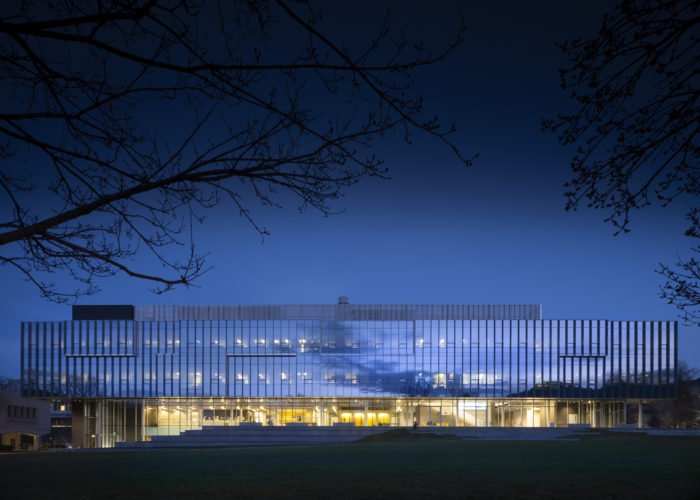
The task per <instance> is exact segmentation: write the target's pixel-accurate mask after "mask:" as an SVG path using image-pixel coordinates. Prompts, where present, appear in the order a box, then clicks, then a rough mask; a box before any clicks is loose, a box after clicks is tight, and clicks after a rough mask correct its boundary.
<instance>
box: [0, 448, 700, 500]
mask: <svg viewBox="0 0 700 500" xmlns="http://www.w3.org/2000/svg"><path fill="white" fill-rule="evenodd" d="M699 452H700V439H698V438H676V437H674V438H662V437H647V436H644V437H638V436H637V437H633V436H615V437H607V436H603V437H598V438H595V437H594V438H590V439H584V440H583V441H580V442H579V441H456V440H448V439H440V440H437V439H436V440H426V439H422V440H411V439H406V440H401V439H396V438H395V437H394V438H392V439H391V440H387V441H375V442H361V443H350V444H342V445H328V446H294V447H266V448H233V449H232V448H228V449H225V448H217V449H180V450H168V451H156V450H154V451H123V452H121V451H120V452H116V451H115V452H76V453H40V454H21V455H19V454H18V455H1V456H0V488H1V489H0V498H5V499H9V498H22V499H27V498H71V499H78V498H100V499H102V498H127V499H130V500H132V499H140V498H149V499H153V498H168V497H169V498H200V497H202V498H204V497H207V498H241V497H258V498H270V497H277V498H279V497H285V498H290V497H303V498H320V497H324V498H325V497H331V498H367V497H375V498H376V497H392V498H393V497H403V498H422V497H434V498H444V497H450V498H455V497H459V498H466V497H475V496H476V497H487V498H494V497H508V498H513V497H517V498H523V497H525V498H527V497H542V496H544V497H566V498H590V497H596V496H597V497H599V498H600V499H603V498H635V499H639V498H674V499H675V498H697V497H698V492H700V462H699V459H700V453H699Z"/></svg>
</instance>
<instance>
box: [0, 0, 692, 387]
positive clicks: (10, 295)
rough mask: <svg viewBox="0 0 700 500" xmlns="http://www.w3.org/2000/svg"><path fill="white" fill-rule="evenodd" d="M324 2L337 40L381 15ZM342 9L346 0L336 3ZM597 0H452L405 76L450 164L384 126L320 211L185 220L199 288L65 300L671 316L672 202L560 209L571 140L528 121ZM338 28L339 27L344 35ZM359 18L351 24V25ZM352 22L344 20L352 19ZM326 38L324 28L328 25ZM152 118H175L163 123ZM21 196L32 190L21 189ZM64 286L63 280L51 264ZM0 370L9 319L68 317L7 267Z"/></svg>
mask: <svg viewBox="0 0 700 500" xmlns="http://www.w3.org/2000/svg"><path fill="white" fill-rule="evenodd" d="M413 3H414V4H416V5H410V2H409V3H408V4H407V3H406V2H400V3H396V4H395V5H394V6H393V8H392V15H391V26H392V27H394V28H396V29H399V28H406V31H407V33H408V34H409V36H412V37H414V38H417V39H423V40H425V41H426V43H428V44H430V43H433V44H436V45H439V44H440V43H444V42H445V41H446V40H447V35H449V34H451V33H453V32H454V30H455V29H456V23H455V21H454V19H455V17H456V13H457V11H458V6H459V3H456V2H442V3H440V4H439V6H438V7H435V9H436V10H435V11H432V12H426V11H425V10H424V9H425V5H426V4H425V3H423V2H413ZM367 4H368V7H367V8H366V9H364V8H360V7H353V10H352V11H351V12H345V11H340V10H339V9H340V7H338V8H337V9H338V10H337V11H336V10H333V11H330V12H327V18H328V22H329V23H332V22H334V19H336V20H337V19H345V20H346V22H347V24H346V28H345V29H343V30H340V33H342V36H344V37H350V36H352V37H357V36H362V31H361V30H362V29H364V28H365V27H367V29H368V30H369V31H368V33H369V32H373V30H372V29H370V28H369V27H370V26H375V25H378V24H379V21H380V19H381V14H382V10H381V9H379V10H376V11H372V10H371V8H370V7H369V5H372V4H371V3H369V2H368V3H367ZM353 5H355V4H354V3H353ZM611 5H612V4H611V2H607V1H598V2H594V1H588V2H561V1H536V2H518V1H497V2H490V3H489V5H487V6H486V5H483V4H482V3H481V2H474V3H470V2H465V3H463V13H464V17H465V22H466V25H467V31H466V33H465V41H464V43H463V44H462V45H461V46H460V47H459V48H458V49H457V50H456V52H455V53H453V54H452V55H451V57H449V58H448V59H447V60H446V61H444V62H442V63H439V64H438V65H436V66H434V67H431V68H429V69H427V70H425V71H423V72H422V73H420V74H419V75H418V76H419V78H418V80H417V85H418V87H419V88H420V89H421V90H422V92H423V95H424V98H425V106H426V109H427V110H428V111H429V114H431V115H432V114H438V115H439V116H440V118H441V119H442V120H443V121H444V122H445V123H450V122H453V121H454V122H455V123H456V125H457V127H458V132H457V133H456V134H455V136H454V137H453V140H454V142H455V143H456V144H457V145H458V146H459V147H460V149H461V151H462V153H463V154H465V155H466V156H473V155H475V154H478V155H479V157H478V158H477V159H476V160H475V161H474V164H473V165H472V166H471V167H465V166H464V165H463V164H462V163H460V162H459V160H458V159H457V158H455V157H454V155H453V154H452V153H451V151H449V150H448V149H447V148H446V147H444V145H442V144H440V143H439V142H438V141H436V140H432V139H431V138H429V137H425V136H417V137H415V140H414V143H413V144H412V145H407V144H405V143H404V142H403V140H402V138H401V137H400V134H396V135H389V136H388V137H386V138H385V139H383V140H381V141H380V142H377V143H376V144H375V146H374V148H373V150H374V151H375V152H376V153H377V155H378V156H380V157H381V158H383V159H384V160H385V162H386V163H385V165H386V166H387V167H388V168H389V171H390V176H391V180H380V179H365V180H363V181H362V182H361V183H360V184H358V185H355V186H353V187H351V188H349V189H348V191H347V193H346V195H345V197H343V198H342V199H340V200H338V201H336V202H334V204H333V208H334V209H337V210H338V211H342V213H339V214H337V215H333V216H330V217H323V216H322V215H321V214H319V213H318V212H315V211H313V210H309V211H307V212H305V213H302V214H299V213H298V211H296V210H295V204H294V202H293V201H291V202H290V203H289V204H288V206H286V207H284V208H283V209H277V208H269V207H260V208H256V209H255V210H254V211H253V215H254V217H255V219H256V222H257V223H258V224H259V225H260V226H264V227H265V228H266V229H268V230H269V231H270V233H271V234H270V236H268V237H266V238H265V241H264V243H262V244H261V238H260V237H259V235H258V234H257V233H256V232H255V230H254V229H253V228H252V227H250V225H249V224H248V223H247V222H245V221H244V220H242V219H241V218H240V217H239V216H238V214H237V213H235V212H234V211H233V210H231V209H230V207H228V206H223V205H222V206H221V207H218V208H217V209H216V210H215V211H212V212H210V213H209V216H208V218H207V220H206V222H205V223H204V224H203V225H198V226H196V227H195V238H196V242H197V245H198V246H199V250H200V251H202V252H204V251H208V252H211V254H210V256H209V260H208V263H209V264H210V265H212V266H214V268H213V269H212V270H211V271H210V272H209V273H207V274H206V275H205V276H203V277H202V278H200V279H199V280H198V281H197V283H196V284H197V285H198V288H190V289H185V288H179V289H177V290H175V291H173V292H169V293H166V294H164V295H154V294H152V293H150V292H149V291H148V288H149V285H148V283H144V282H142V281H138V280H134V279H127V278H124V277H115V278H109V279H104V280H101V281H100V282H99V283H98V284H99V285H100V286H101V288H102V289H103V290H102V292H101V293H99V294H98V295H95V296H92V297H86V298H83V299H81V300H80V301H79V303H81V304H316V303H319V304H326V303H335V302H336V301H337V297H338V296H340V295H347V296H348V297H349V298H350V302H351V303H357V304H373V303H377V304H403V303H408V304H413V303H421V304H425V303H437V304H509V303H513V304H542V313H543V317H544V318H548V319H550V318H551V319H567V318H575V319H579V318H591V319H598V318H601V319H615V320H674V319H677V312H676V309H675V308H674V307H672V306H670V305H667V304H665V303H664V302H663V301H662V300H661V299H660V297H659V290H660V289H659V287H660V285H661V284H662V282H663V281H662V278H661V277H660V276H659V275H658V274H656V273H655V269H656V268H657V267H658V264H659V263H660V262H664V263H673V262H675V260H676V259H677V258H678V256H681V257H683V256H687V255H688V254H689V247H690V244H691V242H690V241H689V240H688V239H687V238H686V237H684V236H683V232H684V230H685V229H686V222H685V219H684V215H683V214H684V213H685V212H686V208H687V207H686V206H683V205H681V203H677V204H675V205H672V206H670V207H667V208H660V207H658V206H656V207H650V208H647V209H644V210H642V211H639V212H637V213H634V214H633V215H632V222H631V226H630V227H631V232H630V233H629V234H625V235H620V236H613V233H614V231H615V228H614V227H613V226H612V225H611V224H609V223H605V222H604V221H603V220H604V219H605V217H606V216H607V215H608V214H606V213H604V212H601V211H595V210H592V209H586V208H582V209H580V210H579V211H578V212H566V211H565V210H564V206H565V201H566V200H565V198H564V195H563V193H564V188H563V186H562V185H563V184H564V182H566V180H568V179H569V178H570V177H571V171H570V168H569V163H570V159H571V156H572V155H573V151H572V149H567V148H564V147H562V146H560V145H559V144H558V142H557V140H556V137H555V136H554V135H552V134H549V133H543V132H542V131H541V130H540V121H541V119H542V118H543V117H553V116H555V115H556V114H557V112H565V111H570V110H571V109H573V107H572V106H573V103H572V102H571V101H570V99H569V98H568V96H567V95H566V94H565V93H564V92H562V91H561V90H560V89H559V86H558V84H559V81H558V74H557V69H558V68H559V67H561V66H563V65H565V64H566V61H565V60H564V57H563V55H562V54H561V51H560V50H559V49H558V48H557V47H555V45H554V44H555V42H557V41H564V40H568V39H572V38H576V37H578V36H582V37H584V38H585V37H589V36H591V35H593V34H594V33H595V31H596V29H597V28H598V25H599V23H600V18H601V17H602V15H603V12H604V9H605V8H607V7H609V6H611ZM347 26H354V27H355V28H353V29H352V30H350V31H348V28H347ZM358 27H362V28H358ZM356 28H357V29H356ZM339 36H341V35H339ZM163 126H164V130H165V131H167V127H171V126H177V124H176V123H172V122H170V123H167V124H164V125H163ZM35 194H36V198H37V203H40V201H41V198H42V193H41V192H37V193H35ZM57 280H60V281H59V283H60V284H62V285H63V286H64V287H65V288H68V289H70V288H73V286H72V285H71V283H70V281H69V279H68V278H67V277H66V276H61V275H57ZM0 281H1V282H2V284H3V286H2V287H0V294H1V297H0V298H1V300H2V315H1V319H0V375H3V376H7V377H18V376H19V350H20V348H19V338H20V322H21V321H44V320H46V321H48V320H67V319H70V314H71V313H70V305H56V304H53V303H50V302H47V301H45V300H43V299H41V298H40V297H39V294H38V292H37V290H36V289H35V288H34V287H33V286H32V285H30V284H28V283H26V282H25V281H23V279H22V276H20V275H19V274H18V273H16V272H15V271H14V270H12V269H10V268H9V267H7V266H6V267H3V268H0ZM679 359H682V360H686V361H687V362H688V363H689V364H690V365H691V366H695V367H700V332H698V328H697V327H685V326H681V327H680V339H679Z"/></svg>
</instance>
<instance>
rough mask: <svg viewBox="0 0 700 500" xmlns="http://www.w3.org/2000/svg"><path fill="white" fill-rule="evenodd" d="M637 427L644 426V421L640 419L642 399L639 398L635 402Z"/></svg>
mask: <svg viewBox="0 0 700 500" xmlns="http://www.w3.org/2000/svg"><path fill="white" fill-rule="evenodd" d="M637 427H638V428H640V429H641V428H642V427H644V421H643V420H642V400H641V399H640V400H639V401H638V402H637Z"/></svg>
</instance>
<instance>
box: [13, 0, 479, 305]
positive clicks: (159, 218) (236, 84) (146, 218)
mask: <svg viewBox="0 0 700 500" xmlns="http://www.w3.org/2000/svg"><path fill="white" fill-rule="evenodd" d="M463 30H464V26H463V24H458V25H457V26H456V27H455V31H456V32H455V37H454V39H453V40H452V41H451V42H447V44H446V46H445V47H443V49H442V50H441V51H439V52H437V55H435V56H433V55H432V54H431V53H430V52H429V51H427V50H426V49H424V48H423V47H422V45H421V44H420V43H416V44H414V45H413V46H412V47H411V46H410V45H409V44H408V43H407V40H406V39H405V38H403V36H402V35H399V36H398V37H397V38H392V37H391V35H390V30H389V25H388V17H387V18H384V19H383V20H382V22H381V23H380V24H379V26H378V31H377V33H376V35H375V36H374V37H368V39H367V40H351V41H349V42H346V41H343V40H337V39H335V37H333V36H332V35H330V34H329V33H331V30H330V27H329V26H327V25H325V24H324V23H323V22H322V16H320V15H319V12H318V11H317V10H315V9H314V7H312V5H311V4H310V3H306V2H297V3H294V4H287V3H286V2H284V1H281V0H280V1H277V0H269V1H268V0H245V1H241V2H232V3H223V2H222V3H220V4H217V3H212V2H206V3H203V2H199V1H197V0H126V1H124V0H100V1H98V2H88V1H81V0H65V1H62V2H49V1H38V2H23V1H21V0H14V1H9V2H5V3H3V5H2V6H1V7H0V71H1V72H2V74H3V81H2V82H1V83H0V87H1V88H2V90H3V92H4V95H6V96H8V97H7V98H6V99H4V100H3V102H2V105H1V106H0V193H2V195H0V214H4V215H0V265H7V266H8V267H9V268H14V269H16V270H17V271H19V272H20V273H22V274H23V275H24V277H25V278H26V279H27V280H28V281H30V282H32V283H34V285H36V286H37V287H38V289H39V290H40V292H41V293H42V295H43V296H45V297H47V298H49V299H51V300H57V301H64V300H69V299H70V298H74V297H77V296H79V295H81V294H84V293H95V292H96V291H97V290H98V286H97V283H96V279H98V278H102V277H106V276H111V275H114V274H117V273H120V274H125V275H127V276H131V277H135V278H139V279H143V280H146V281H148V282H151V283H153V284H154V287H155V288H154V291H156V292H162V291H166V290H169V289H171V288H172V287H174V286H178V285H184V286H190V285H191V284H192V282H193V280H194V279H196V278H197V277H199V276H201V274H202V273H203V272H205V271H206V270H207V269H208V268H207V266H206V263H205V257H206V256H205V255H201V254H199V253H197V252H196V250H195V247H194V245H193V244H192V241H191V240H192V236H191V232H192V227H191V224H192V222H193V221H194V222H199V221H202V220H203V219H204V216H203V215H202V214H205V213H206V210H208V209H211V208H213V207H215V206H218V205H219V204H220V203H229V204H230V206H231V208H232V209H233V210H234V213H238V214H240V216H241V217H243V218H244V219H245V220H247V221H248V222H250V224H252V226H253V227H254V228H255V229H256V230H257V231H258V232H259V233H260V235H261V236H264V235H266V234H267V231H266V229H265V228H262V227H260V226H258V224H257V223H256V222H255V218H254V216H253V214H252V210H253V208H254V207H253V206H251V202H252V201H257V202H259V203H261V204H263V205H269V206H282V205H285V204H288V202H289V197H290V196H292V197H294V198H296V199H297V200H298V208H299V209H300V210H304V209H306V208H309V207H310V208H314V209H317V210H319V211H321V212H322V213H324V214H329V213H332V208H331V203H332V201H333V200H335V199H337V198H339V197H340V196H341V195H342V194H343V192H344V190H345V189H346V188H347V187H348V186H351V185H352V184H354V183H356V182H358V181H359V180H360V179H362V178H363V177H366V176H378V177H386V175H387V170H386V168H385V167H384V166H383V164H382V161H381V160H380V159H379V158H377V157H376V156H374V155H373V154H372V153H371V146H372V144H373V142H374V141H375V140H376V139H377V138H379V137H381V136H382V135H384V134H386V133H388V132H392V131H394V130H400V131H401V132H402V133H403V134H404V136H405V138H406V140H407V141H409V142H410V138H411V135H412V134H414V133H426V134H428V135H430V136H433V137H436V138H437V139H438V140H440V141H442V142H443V143H444V144H446V145H447V147H449V148H451V149H452V150H453V151H454V153H455V154H456V155H457V157H458V158H459V159H460V160H461V161H463V162H464V163H465V164H467V165H468V164H470V161H471V160H470V159H467V158H465V157H463V156H462V155H461V154H460V152H459V151H458V149H457V148H456V146H455V145H454V143H453V142H452V141H451V139H450V137H451V134H452V133H453V132H454V126H452V127H449V128H446V129H443V128H441V127H440V124H439V122H438V120H437V118H430V119H425V118H424V110H423V103H422V99H421V97H420V95H419V93H418V92H417V91H416V89H415V84H414V80H413V72H415V71H416V70H420V69H423V68H427V67H430V66H431V65H434V64H436V63H439V62H441V61H443V60H444V59H445V58H446V57H447V56H448V55H449V54H450V53H451V52H452V51H453V50H454V48H455V47H457V46H458V44H459V43H461V41H462V37H461V35H462V32H463ZM358 45H359V46H361V48H360V49H352V50H351V49H350V48H349V47H355V46H358ZM40 193H41V194H40ZM38 200H40V201H38ZM200 211H201V212H202V214H200ZM178 256H180V260H179V259H178ZM183 257H184V258H183ZM144 258H148V259H153V261H154V262H155V263H157V264H158V265H160V266H163V269H164V271H163V273H155V272H153V268H152V266H150V265H148V264H144V263H143V262H145V261H143V259H144ZM137 259H139V260H141V264H140V265H138V264H137V263H138V262H139V261H138V260H137ZM143 266H146V269H148V271H147V272H144V271H142V270H139V269H138V267H143ZM57 272H66V273H68V274H69V275H70V276H71V277H73V278H74V279H75V280H76V281H77V282H78V283H79V285H80V286H79V287H78V288H77V289H76V290H61V289H59V288H57V287H56V286H55V285H54V284H53V283H52V281H51V280H46V279H44V277H49V276H51V275H52V274H55V273H57Z"/></svg>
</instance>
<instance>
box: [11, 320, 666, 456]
mask: <svg viewBox="0 0 700 500" xmlns="http://www.w3.org/2000/svg"><path fill="white" fill-rule="evenodd" d="M298 307H306V308H310V309H306V310H303V312H304V314H298V311H297V314H296V316H297V318H298V317H303V318H304V319H289V316H291V315H290V314H285V313H284V311H282V312H280V311H276V310H274V309H273V310H270V311H266V312H264V314H262V313H256V315H257V316H258V319H229V318H232V317H233V318H235V316H239V317H241V316H245V315H246V314H243V313H240V312H238V313H235V314H232V313H228V314H222V313H220V312H213V313H212V312H208V313H207V314H206V315H201V314H200V317H201V316H203V317H205V318H208V319H179V318H177V314H173V311H170V312H168V313H167V314H161V315H160V316H163V317H167V316H170V319H162V318H156V319H155V320H150V319H144V318H149V314H150V316H151V317H152V316H153V314H152V311H151V312H150V313H149V314H144V313H141V314H139V312H138V311H137V314H136V315H135V316H134V318H133V319H103V320H100V319H93V320H73V321H56V322H28V323H23V324H22V384H23V391H24V394H25V395H28V396H34V397H42V398H50V399H54V400H59V399H65V400H71V401H76V400H80V401H82V405H81V404H78V405H77V406H76V404H74V405H73V407H74V408H82V409H81V410H80V411H82V412H83V418H84V422H83V425H82V426H83V432H84V433H85V435H86V436H87V439H86V445H90V443H89V441H90V440H93V441H95V440H97V436H100V438H99V440H98V441H99V442H98V441H95V442H94V443H92V445H93V446H110V445H111V444H113V442H114V440H143V439H148V437H149V436H151V435H158V434H162V433H165V434H173V433H179V432H180V431H182V430H185V429H194V428H201V427H202V426H207V425H237V424H239V423H241V422H259V423H261V424H263V425H284V424H287V423H290V422H303V423H307V424H310V425H332V424H334V423H342V422H346V423H347V422H352V423H355V424H356V425H388V426H389V425H391V426H393V425H412V424H413V422H416V423H418V424H419V425H461V426H463V425H474V426H486V425H488V426H491V425H496V426H511V425H515V426H561V425H568V424H571V423H591V424H595V425H614V424H615V423H620V422H621V421H622V418H623V417H621V416H620V415H621V414H622V412H623V411H624V410H623V409H621V402H622V401H625V400H629V399H635V400H640V399H652V398H673V397H675V391H676V387H675V380H676V366H677V363H676V352H677V348H676V342H677V324H676V323H675V322H668V321H607V320H548V319H545V320H543V319H517V318H518V317H522V316H525V315H526V314H524V313H523V310H522V309H517V310H514V311H513V310H511V311H510V312H509V311H507V310H500V312H498V310H496V309H494V310H493V311H491V312H487V313H486V314H483V312H482V313H479V316H481V317H484V316H491V319H488V318H486V319H474V318H473V316H477V314H474V313H471V314H469V313H468V311H467V313H462V314H461V315H462V316H463V317H461V318H459V317H457V316H459V314H455V311H454V310H450V311H448V312H444V313H440V312H439V311H438V312H437V313H436V312H435V311H433V312H432V313H431V314H426V313H425V310H424V309H412V308H425V306H401V307H402V309H400V311H403V312H402V313H401V314H398V313H396V311H395V310H393V311H394V312H392V313H391V314H376V313H375V314H366V313H363V312H362V311H363V310H362V307H368V306H353V307H355V308H356V309H355V310H356V311H359V313H356V314H348V313H346V314H343V315H342V316H345V317H346V318H347V317H348V316H350V317H352V316H355V317H363V316H364V317H372V316H374V318H375V319H330V318H329V316H335V317H336V318H337V317H338V316H339V314H337V310H338V309H340V308H341V306H327V307H336V310H335V311H334V313H333V314H332V315H331V314H326V312H327V311H326V312H324V311H323V310H320V309H319V310H315V309H313V307H317V306H298ZM319 307H320V306H319ZM395 307H399V306H395ZM465 307H466V306H465ZM494 307H495V306H494ZM500 307H508V306H500ZM174 312H176V313H177V310H175V311H174ZM181 316H182V314H181ZM190 316H192V315H190ZM248 316H250V314H248ZM275 316H277V317H275ZM314 316H315V317H316V318H317V319H312V318H314ZM378 316H384V317H387V316H389V317H392V316H393V319H384V318H381V319H377V317H378ZM440 316H443V317H444V318H445V319H440ZM464 316H467V317H464ZM468 316H472V317H471V318H470V317H468ZM260 317H262V318H264V319H259V318H260ZM411 317H412V318H411ZM74 414H75V413H74ZM129 429H130V430H129ZM93 436H95V437H94V438H93Z"/></svg>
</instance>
